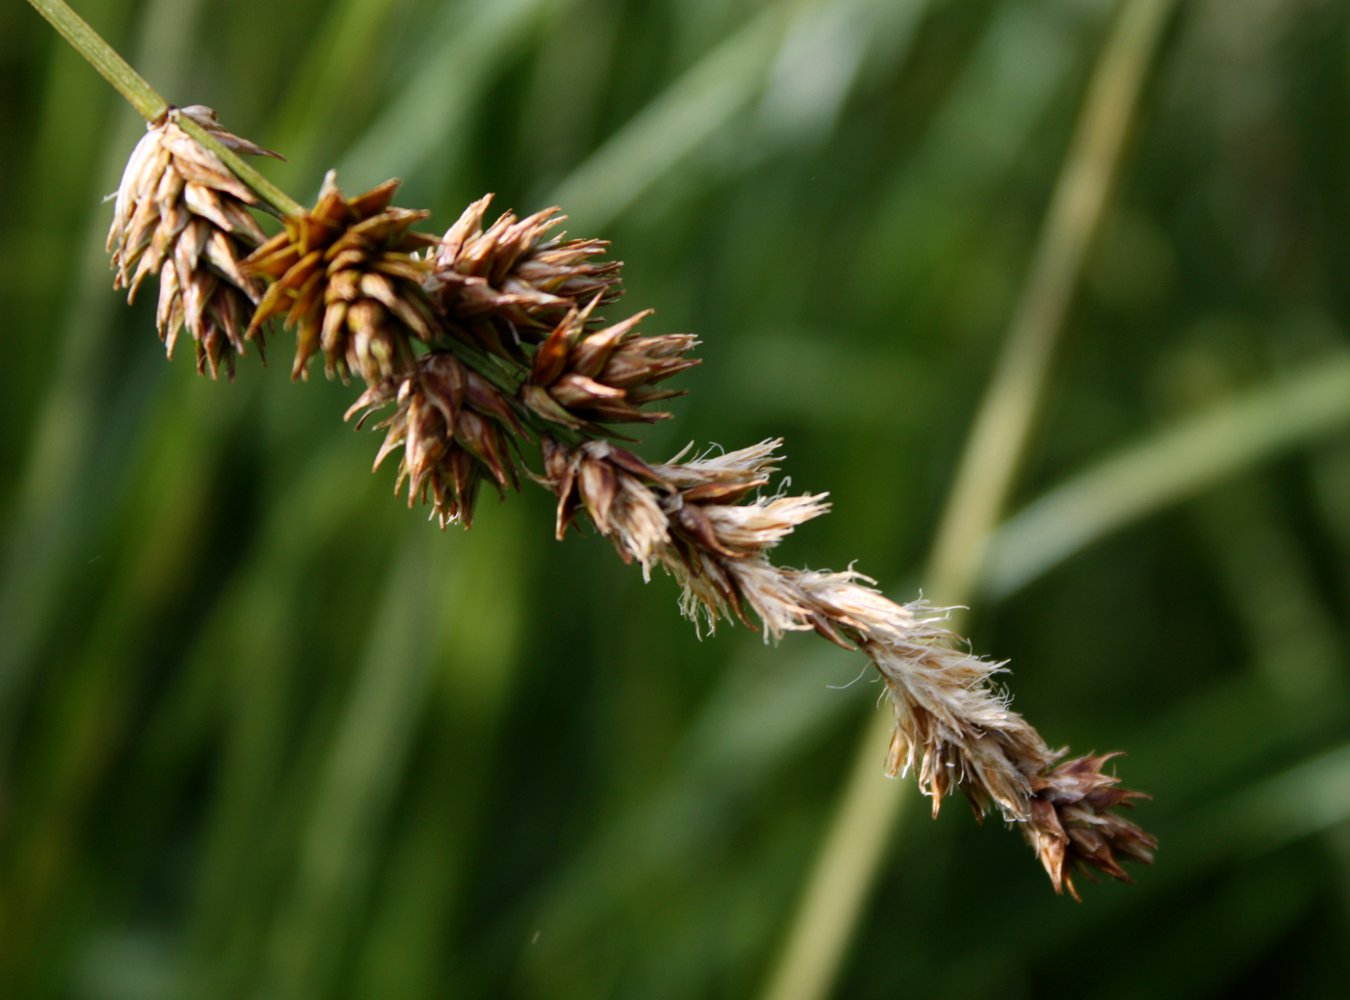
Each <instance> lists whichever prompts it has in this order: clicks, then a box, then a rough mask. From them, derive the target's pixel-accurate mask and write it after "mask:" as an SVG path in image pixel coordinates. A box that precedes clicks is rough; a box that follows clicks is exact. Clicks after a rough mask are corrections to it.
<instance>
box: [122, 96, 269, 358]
mask: <svg viewBox="0 0 1350 1000" xmlns="http://www.w3.org/2000/svg"><path fill="white" fill-rule="evenodd" d="M180 116H182V117H187V118H190V119H192V120H193V121H194V122H196V123H197V124H199V125H201V126H203V127H204V128H206V129H207V130H208V131H210V132H211V134H212V135H214V136H215V137H216V138H217V139H219V140H221V142H223V143H224V144H225V145H226V146H229V147H231V148H233V149H236V150H238V151H240V152H244V153H253V154H260V155H265V156H276V155H277V154H276V153H273V152H270V151H269V150H265V149H263V148H262V147H260V146H255V145H254V144H253V143H251V142H248V141H247V140H244V139H241V138H239V137H238V136H235V135H232V134H231V133H229V132H227V131H225V130H224V129H223V128H221V126H220V124H219V123H218V122H217V121H216V113H215V112H214V111H212V110H211V109H210V108H205V107H200V106H194V107H188V108H174V109H171V110H170V111H168V112H167V113H166V114H165V115H164V116H163V117H162V118H161V119H160V120H159V121H157V122H153V123H151V125H150V126H149V128H148V130H147V132H146V134H145V135H144V136H143V137H142V138H141V141H140V142H139V143H137V144H136V148H135V149H134V150H133V151H132V154H131V158H130V159H129V160H128V161H127V166H126V169H125V171H124V172H123V174H122V183H121V184H120V185H119V186H118V189H117V201H116V207H115V208H114V211H113V222H112V228H111V229H110V230H109V232H108V249H109V250H111V251H112V262H113V267H114V268H115V269H116V271H117V277H116V279H115V280H114V282H113V287H115V288H125V289H127V299H128V301H131V300H134V299H135V297H136V292H137V290H138V289H139V288H140V286H141V282H143V281H144V280H145V279H146V277H148V276H149V275H151V274H153V275H156V276H157V277H158V278H159V283H160V284H159V308H158V310H157V312H156V324H157V326H158V327H159V336H160V339H161V340H162V341H164V346H165V349H166V351H167V352H168V354H169V356H170V357H172V356H173V350H174V347H175V345H176V344H177V342H178V334H179V332H180V331H181V330H183V329H186V330H187V331H188V332H189V333H190V334H191V335H192V339H193V341H194V342H195V343H196V348H197V370H198V371H200V372H203V373H207V372H209V373H210V375H211V377H212V378H215V377H216V374H217V372H218V371H219V368H220V365H221V362H222V361H223V362H224V364H225V367H226V370H227V371H228V372H229V373H230V374H231V375H233V374H234V355H235V354H242V353H244V339H245V335H244V331H245V330H246V328H247V327H248V325H249V322H250V320H251V319H252V317H253V310H254V303H255V302H256V301H257V299H258V296H259V294H260V293H261V286H260V284H259V283H258V282H257V281H256V280H255V279H253V278H251V277H249V276H247V275H246V274H245V273H243V271H242V269H241V267H240V264H241V261H242V259H243V258H244V257H245V256H246V255H247V254H248V253H249V251H251V250H252V249H253V248H254V247H256V246H258V244H260V243H261V242H262V240H263V234H262V230H260V229H259V228H258V224H257V223H256V222H255V221H254V220H253V217H252V216H251V215H250V214H249V212H248V208H249V206H252V205H256V204H257V198H256V197H255V196H254V194H253V192H252V191H250V190H249V189H248V187H246V186H245V185H244V184H242V183H241V182H240V181H239V180H238V179H236V178H235V176H234V174H232V173H231V172H230V171H229V169H228V168H227V167H226V166H225V164H224V163H222V162H221V161H220V159H219V158H218V157H217V156H216V155H215V154H214V153H212V152H211V151H210V150H208V149H205V148H204V147H202V146H201V145H200V144H199V143H198V142H197V140H195V139H193V138H192V136H190V135H188V134H187V132H185V131H184V130H183V129H182V128H181V127H180V126H179V124H178V119H179V117H180ZM261 348H262V343H261V341H259V349H260V350H261Z"/></svg>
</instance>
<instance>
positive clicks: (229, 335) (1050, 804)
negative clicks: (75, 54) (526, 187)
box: [109, 109, 1156, 897]
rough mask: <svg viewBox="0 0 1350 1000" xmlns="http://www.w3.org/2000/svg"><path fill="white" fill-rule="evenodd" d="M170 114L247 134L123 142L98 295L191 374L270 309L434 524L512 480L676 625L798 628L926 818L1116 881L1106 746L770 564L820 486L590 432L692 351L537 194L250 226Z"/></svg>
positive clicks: (169, 133)
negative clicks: (437, 232) (145, 288)
mask: <svg viewBox="0 0 1350 1000" xmlns="http://www.w3.org/2000/svg"><path fill="white" fill-rule="evenodd" d="M178 114H191V115H192V117H193V119H194V120H195V121H198V122H199V123H209V127H210V131H211V133H212V134H213V135H215V136H216V137H218V138H220V139H221V140H222V141H225V142H226V143H227V144H229V145H231V146H232V148H235V149H238V150H241V151H245V152H253V153H259V152H266V151H264V150H261V149H260V148H259V147H256V146H253V145H252V144H251V143H246V142H245V141H244V140H241V139H238V138H237V137H234V136H232V135H230V134H229V133H226V132H225V131H224V130H223V129H221V128H220V127H219V125H218V124H217V123H216V121H215V116H214V114H213V113H211V112H209V111H208V110H207V109H184V110H182V111H174V112H170V113H169V115H167V116H166V117H165V119H164V120H163V121H161V122H159V123H156V124H153V125H152V127H151V130H150V132H149V133H148V134H147V136H146V138H145V139H143V140H142V143H141V145H139V146H138V147H137V148H136V151H135V152H134V153H133V156H132V161H131V163H130V164H129V165H128V167H127V172H126V175H125V177H124V178H123V184H122V188H121V190H119V192H118V196H117V207H116V212H115V217H114V223H113V228H112V233H111V234H110V237H109V246H110V249H112V251H113V262H114V266H115V267H116V268H117V285H118V287H127V288H129V289H130V291H131V293H132V294H134V292H135V290H136V288H137V287H138V286H139V285H140V283H141V281H142V280H143V279H144V278H145V277H146V276H147V275H148V274H151V273H154V274H157V275H158V276H159V278H160V281H161V285H160V303H161V304H160V320H159V323H160V333H161V336H162V337H163V338H164V339H165V342H166V345H167V346H168V348H169V350H170V351H171V350H172V348H173V343H174V338H175V337H176V335H177V332H178V329H179V328H180V327H182V328H186V329H188V330H189V332H190V333H191V335H192V336H193V338H194V340H195V341H196V343H197V350H198V366H199V368H201V369H202V370H209V372H210V373H211V374H212V375H214V374H215V373H216V371H217V369H218V367H219V366H220V365H221V364H222V363H223V364H225V366H226V367H227V369H228V370H229V371H230V372H233V357H232V355H233V354H236V353H242V352H243V351H244V350H245V346H246V343H247V342H249V341H253V342H256V343H257V344H258V345H259V346H260V347H261V343H262V336H263V333H264V331H265V330H266V329H267V328H268V326H269V325H270V324H272V323H273V322H279V323H281V324H282V325H283V326H285V327H286V328H288V329H291V330H293V331H294V332H295V334H296V353H295V360H294V364H293V366H292V375H293V377H295V378H304V377H306V375H307V372H308V369H309V367H310V361H311V360H312V359H313V358H314V356H315V355H320V356H322V358H323V364H324V369H325V371H326V373H327V374H328V375H329V376H330V377H339V378H342V379H343V380H347V379H350V378H351V377H353V376H355V377H358V378H359V379H360V380H361V381H362V382H363V383H364V384H365V389H364V391H363V392H362V393H361V395H360V397H359V398H358V399H357V400H356V402H355V403H354V404H353V406H352V407H351V409H350V410H349V411H348V417H353V416H355V417H357V418H358V419H357V426H358V427H359V426H362V425H364V424H366V423H370V424H372V425H373V426H374V427H375V428H376V429H378V430H380V431H383V433H384V441H383V444H382V445H381V447H380V449H379V452H378V454H377V456H376V460H375V464H376V466H377V467H378V466H379V465H380V464H381V463H382V462H383V461H384V460H385V459H386V458H389V457H391V456H397V460H398V471H397V476H396V486H395V490H396V492H401V491H406V494H407V498H408V502H409V504H413V503H416V502H418V501H419V500H420V501H422V502H424V503H426V504H428V505H429V506H430V507H431V511H432V514H433V516H434V517H436V518H437V519H438V520H439V521H440V523H441V525H442V526H446V525H449V524H452V523H460V524H464V525H465V526H468V525H469V524H471V522H472V519H473V512H474V507H475V504H476V502H477V500H478V497H479V494H480V492H481V487H482V485H483V484H484V483H486V484H488V485H489V486H490V487H491V488H492V489H493V490H495V491H496V492H497V493H499V494H504V493H505V492H506V491H507V490H516V489H518V488H519V484H520V483H521V481H522V480H532V481H535V482H537V483H539V484H541V485H542V486H543V487H545V488H546V489H548V490H549V491H550V492H552V494H553V495H554V497H555V498H556V500H557V518H556V525H555V527H556V533H557V535H558V537H559V538H562V537H563V536H564V535H565V534H566V532H567V530H568V528H569V527H571V526H573V525H577V524H579V523H581V522H583V521H584V522H589V523H590V525H592V526H593V528H594V529H595V531H596V532H598V533H599V534H600V535H601V536H602V537H604V538H606V539H608V540H609V541H610V542H611V544H612V545H613V546H614V548H615V549H616V551H617V552H618V554H619V555H620V557H621V558H623V559H624V560H625V561H626V562H635V563H637V564H638V565H639V566H640V567H641V568H642V571H643V574H644V576H647V577H650V574H651V571H652V569H653V568H660V569H662V570H664V571H665V572H666V573H668V574H669V575H670V576H672V577H673V578H674V579H675V580H676V582H677V583H678V584H679V586H680V588H681V591H682V598H681V607H682V610H683V611H684V613H685V614H686V615H687V616H688V617H690V618H691V619H694V620H695V621H696V622H697V623H698V624H699V625H700V627H702V628H707V629H712V628H715V627H716V625H717V624H718V623H719V622H721V621H724V620H736V621H740V622H743V623H745V624H747V625H750V626H752V627H755V625H756V623H757V626H758V627H759V628H762V630H763V632H764V635H765V637H766V639H777V638H779V637H780V636H782V635H783V634H784V633H787V632H809V631H814V632H816V633H818V634H819V635H821V636H822V637H824V638H826V639H828V640H829V641H831V642H833V643H836V644H838V645H840V646H843V647H845V648H848V649H852V650H857V651H860V652H861V653H863V654H864V655H865V656H867V658H868V659H869V660H870V662H871V663H872V665H873V666H874V667H875V669H876V671H877V673H878V675H879V676H880V678H881V680H882V682H883V683H884V685H885V688H886V691H887V692H888V694H889V697H890V702H891V705H892V708H893V712H894V717H895V728H894V734H893V737H892V741H891V746H890V750H889V753H888V757H887V765H888V770H889V771H890V772H891V773H892V774H899V773H913V774H914V775H915V776H916V778H917V781H918V783H919V785H920V787H921V788H922V789H923V791H924V792H925V793H926V794H928V795H929V796H930V797H931V798H932V801H933V811H934V813H936V812H937V810H938V808H939V806H940V805H941V803H942V801H943V799H944V798H945V797H946V796H947V795H948V794H949V793H950V792H952V791H954V790H955V789H958V788H959V789H960V790H961V792H963V793H964V795H965V796H966V798H967V799H968V800H969V802H970V803H971V805H972V807H973V808H974V810H975V813H976V815H977V816H979V817H983V816H984V815H986V814H987V813H989V812H990V811H994V812H997V813H998V814H1000V815H1001V816H1002V817H1003V818H1004V819H1005V820H1006V821H1008V822H1010V823H1012V824H1015V825H1016V826H1017V828H1018V829H1019V830H1021V832H1022V834H1023V836H1024V837H1025V838H1026V840H1027V841H1028V842H1029V843H1030V845H1031V846H1032V848H1033V850H1034V851H1035V852H1036V855H1037V857H1038V858H1039V860H1040V861H1041V863H1042V864H1043V865H1044V867H1045V869H1046V871H1047V872H1048V873H1049V875H1050V878H1051V881H1052V883H1053V885H1054V887H1055V889H1056V891H1063V890H1065V889H1067V890H1068V891H1069V892H1070V893H1072V894H1073V895H1074V896H1075V897H1076V896H1077V894H1078V893H1077V890H1076V887H1075V885H1074V882H1073V878H1072V875H1073V872H1074V871H1075V870H1083V871H1086V872H1088V873H1091V872H1101V873H1104V874H1107V875H1110V876H1112V877H1114V878H1118V879H1127V878H1128V876H1127V873H1126V871H1125V870H1124V869H1123V868H1122V867H1121V862H1123V861H1139V862H1149V861H1151V859H1152V852H1153V849H1154V847H1155V846H1156V845H1155V841H1154V839H1153V838H1152V837H1151V836H1150V835H1149V834H1147V833H1146V832H1145V831H1143V830H1142V829H1141V828H1140V827H1139V826H1137V825H1136V824H1135V823H1133V822H1131V821H1130V820H1128V819H1127V818H1125V817H1124V816H1123V815H1122V814H1121V813H1120V811H1119V810H1120V807H1127V806H1129V805H1131V803H1132V801H1133V800H1134V799H1136V798H1139V797H1140V793H1138V792H1134V791H1130V790H1128V789H1125V788H1123V787H1121V786H1120V783H1119V779H1118V778H1117V777H1116V776H1115V775H1114V774H1111V773H1108V772H1107V770H1106V769H1105V767H1106V765H1107V763H1108V762H1109V761H1110V760H1111V759H1112V756H1113V755H1110V754H1106V755H1090V756H1082V757H1074V758H1069V757H1068V755H1067V753H1066V752H1065V751H1063V750H1054V749H1051V748H1050V746H1049V745H1048V744H1047V743H1046V742H1045V740H1044V739H1043V738H1042V737H1041V735H1040V734H1039V733H1038V732H1037V730H1036V729H1035V728H1034V727H1032V726H1031V725H1030V724H1029V723H1028V722H1027V721H1026V720H1025V719H1024V718H1023V717H1022V716H1021V715H1020V714H1018V713H1016V712H1014V711H1012V709H1011V708H1010V706H1009V704H1008V699H1007V697H1006V695H1005V694H1004V693H1002V690H1001V689H1000V688H999V687H997V686H996V685H995V683H994V682H993V677H994V675H995V674H996V673H998V672H999V671H1000V670H1002V669H1003V665H1002V664H1001V663H997V662H994V661H990V660H987V659H984V658H981V657H979V656H976V655H974V654H972V653H970V652H968V651H966V649H965V647H964V645H963V643H962V642H961V641H960V640H959V638H958V637H956V636H954V635H953V634H952V633H951V632H950V631H949V630H948V628H947V627H946V624H945V620H946V616H945V613H944V611H943V609H937V608H932V607H930V606H928V605H926V604H924V603H923V602H921V601H916V602H912V603H908V604H899V603H896V602H893V601H891V600H889V599H888V598H886V597H885V596H884V595H882V594H881V593H880V591H879V590H877V588H876V587H875V585H874V583H873V581H871V580H869V579H868V578H866V577H864V576H862V575H861V574H860V573H858V572H856V571H854V570H852V569H849V570H846V571H843V572H827V571H811V570H800V569H792V568H786V567H782V566H779V565H777V564H776V563H775V562H774V561H773V560H772V558H771V556H772V552H773V549H774V548H775V546H776V545H777V544H778V543H779V542H780V541H782V539H783V538H785V537H786V536H787V535H788V534H790V533H791V532H792V531H794V530H795V529H796V528H797V527H798V526H799V525H801V524H804V523H805V522H807V521H810V520H812V519H814V518H816V517H819V516H821V515H822V514H824V513H826V512H827V511H828V510H829V504H828V503H827V500H826V496H825V494H823V493H819V494H803V495H790V494H786V493H783V492H773V491H772V490H771V489H770V488H769V487H770V484H771V483H772V481H773V477H774V475H775V474H776V472H777V471H778V468H777V466H778V462H779V461H780V458H779V447H780V446H781V442H780V441H778V440H769V441H763V442H760V443H759V444H756V445H752V446H750V447H748V448H742V449H739V450H735V451H730V452H726V453H722V454H703V455H698V456H694V457H690V456H689V454H688V453H687V452H686V453H683V454H681V455H678V456H676V457H675V458H674V459H672V460H671V461H669V462H666V463H661V464H653V463H649V462H647V461H645V460H644V459H642V458H640V457H638V456H637V455H636V454H635V453H633V452H632V451H630V450H628V449H627V448H625V447H621V446H620V445H619V444H617V443H616V442H615V440H614V439H615V438H617V437H619V435H618V433H617V431H616V430H615V429H614V428H615V425H620V426H622V425H628V424H643V423H650V422H652V421H655V420H660V419H664V418H665V417H668V416H669V414H668V413H666V412H663V411H660V410H654V409H652V408H651V404H653V403H657V402H661V401H664V400H667V399H670V398H672V397H674V396H677V395H679V394H680V390H677V389H672V388H671V387H670V385H669V383H668V380H669V379H671V378H672V377H674V376H676V375H678V374H679V373H680V372H682V371H684V370H686V369H688V368H689V367H691V366H693V365H695V364H697V363H698V361H697V359H695V358H693V357H691V352H692V351H693V350H694V348H695V347H697V346H698V341H697V339H696V338H695V337H694V336H692V335H690V334H685V333H665V334H647V333H644V332H643V331H642V330H641V326H642V324H643V323H644V322H646V321H647V320H648V319H649V316H650V313H649V312H648V311H641V312H637V313H633V314H630V315H628V316H626V317H622V318H617V319H610V318H608V317H607V316H606V315H605V311H606V310H607V309H609V308H611V307H613V306H614V305H615V304H616V303H617V301H618V299H619V295H620V293H621V275H620V270H621V267H620V264H619V263H618V262H617V261H613V260H609V259H607V258H606V255H607V252H608V244H606V243H605V242H603V241H601V240H594V239H581V240H578V239H568V238H566V236H565V235H564V234H562V233H560V232H559V231H558V227H559V226H560V224H561V223H562V221H563V216H561V215H559V214H558V211H557V209H546V210H545V211H542V212H538V213H535V214H533V215H529V216H526V217H524V218H518V217H517V216H515V215H514V214H513V213H511V212H506V213H503V214H502V215H500V216H499V217H498V218H497V219H496V220H495V221H493V222H491V223H486V218H487V210H488V207H489V203H490V196H487V197H484V198H481V199H479V200H478V201H476V202H474V203H473V204H472V205H470V206H469V207H468V208H467V209H465V211H464V212H463V214H462V215H461V216H460V217H459V219H458V220H457V221H456V222H455V223H454V224H453V225H451V226H450V228H449V229H448V230H447V231H446V232H445V234H444V235H443V236H441V237H436V236H434V235H430V234H427V233H424V232H422V231H421V230H420V229H419V227H420V225H421V224H422V223H424V222H425V220H426V218H427V215H428V213H426V212H423V211H414V210H409V209H403V208H398V207H396V206H394V205H393V198H394V195H395V193H396V189H397V182H396V181H387V182H386V183H384V184H381V185H379V186H378V187H376V188H374V189H372V190H371V191H368V192H365V193H364V194H360V195H356V196H355V197H345V196H344V195H343V194H342V192H341V191H340V189H339V188H338V186H337V183H336V181H335V179H334V177H333V176H332V175H331V174H330V175H329V176H328V178H327V179H326V180H325V181H324V184H323V188H322V190H321V192H320V194H319V198H318V200H317V202H316V204H315V206H314V207H313V208H312V209H308V210H304V211H302V212H299V213H296V214H291V215H288V216H286V217H285V218H283V219H282V230H281V231H280V232H278V233H277V234H276V235H275V236H273V237H271V238H270V239H264V238H263V235H262V232H261V230H260V229H259V228H258V226H257V223H256V222H255V221H254V219H253V218H252V215H251V214H250V211H249V210H250V209H252V208H254V207H256V205H257V200H256V198H255V197H254V195H253V193H252V191H251V190H250V189H249V188H248V187H247V186H246V185H244V184H243V183H242V182H240V181H239V180H238V179H237V178H236V177H235V176H234V175H233V174H232V173H230V171H229V170H228V168H226V167H225V166H224V164H223V163H221V161H220V160H219V159H218V158H216V157H215V156H214V155H213V154H212V153H211V152H210V151H209V150H207V149H205V148H203V147H202V146H200V145H198V144H197V143H196V141H195V140H193V139H192V138H191V137H190V136H188V135H187V134H186V133H184V132H183V131H182V130H181V129H180V128H178V127H177V126H176V125H175V116H176V115H178ZM485 223H486V224H485ZM535 449H537V453H538V455H539V465H540V468H539V471H537V472H531V471H530V470H529V464H528V459H527V456H528V455H529V454H532V453H534V450H535Z"/></svg>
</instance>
